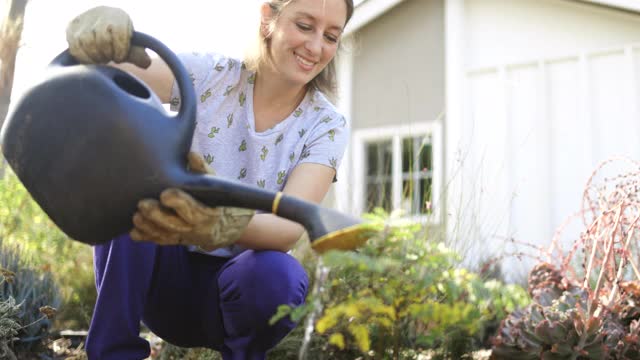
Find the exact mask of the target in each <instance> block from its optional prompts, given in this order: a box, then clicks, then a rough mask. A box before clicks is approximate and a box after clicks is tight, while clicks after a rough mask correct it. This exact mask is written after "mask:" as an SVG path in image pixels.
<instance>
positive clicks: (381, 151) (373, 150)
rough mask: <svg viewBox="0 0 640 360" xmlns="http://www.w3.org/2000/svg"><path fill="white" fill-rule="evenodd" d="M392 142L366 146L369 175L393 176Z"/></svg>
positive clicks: (380, 142) (387, 141) (373, 143)
mask: <svg viewBox="0 0 640 360" xmlns="http://www.w3.org/2000/svg"><path fill="white" fill-rule="evenodd" d="M392 151H393V147H392V145H391V140H385V141H379V142H372V143H368V144H367V145H366V156H367V175H368V176H373V175H383V176H384V175H391V159H392V155H391V152H392Z"/></svg>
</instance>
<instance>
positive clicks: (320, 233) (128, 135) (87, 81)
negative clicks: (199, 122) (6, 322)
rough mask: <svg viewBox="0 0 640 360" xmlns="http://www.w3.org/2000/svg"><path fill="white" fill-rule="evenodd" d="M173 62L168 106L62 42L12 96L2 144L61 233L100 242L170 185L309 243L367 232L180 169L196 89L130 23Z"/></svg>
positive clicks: (138, 38) (332, 244)
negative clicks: (175, 103) (300, 234)
mask: <svg viewBox="0 0 640 360" xmlns="http://www.w3.org/2000/svg"><path fill="white" fill-rule="evenodd" d="M132 44H133V45H138V46H142V47H145V48H148V49H150V50H153V51H154V52H156V53H157V54H158V55H159V56H160V57H161V58H162V59H163V60H164V61H165V62H166V63H167V65H168V66H169V68H170V69H171V71H172V72H173V74H174V76H175V78H176V81H177V84H178V86H179V89H180V95H181V98H182V104H181V107H180V110H179V112H178V113H177V114H175V115H171V114H169V113H168V112H166V111H165V109H164V108H163V107H162V104H161V103H160V101H159V99H158V98H157V96H156V95H155V94H154V93H153V92H152V91H151V90H150V89H149V87H148V86H147V85H146V84H144V83H142V82H141V81H139V80H138V79H137V78H136V77H134V76H132V75H130V74H128V73H126V72H124V71H122V70H120V69H116V68H113V67H109V66H106V65H80V64H78V63H77V61H76V60H75V59H74V58H73V57H72V56H71V54H70V53H69V51H68V50H66V51H64V52H62V53H61V54H60V55H58V56H57V57H56V58H55V59H54V60H53V61H52V62H51V64H50V66H49V68H48V69H47V74H46V75H45V77H44V78H43V79H42V80H41V81H40V82H38V83H36V84H35V85H34V86H32V87H31V88H29V89H28V90H27V91H26V92H25V93H24V94H23V96H22V97H21V98H20V99H18V100H17V101H16V102H14V103H13V104H12V108H11V110H10V112H9V115H8V117H7V120H6V122H5V124H4V126H3V128H2V132H1V133H0V140H1V141H2V143H1V146H2V152H3V154H4V156H5V158H6V160H7V161H8V163H9V165H10V166H11V168H12V169H13V171H14V172H15V173H16V175H17V176H18V178H19V179H20V181H21V182H22V183H23V184H24V186H25V188H26V189H27V190H28V191H29V193H30V194H31V196H32V197H33V199H34V200H35V201H36V202H37V203H38V205H40V207H41V208H42V209H43V210H44V212H45V213H46V214H47V215H48V216H49V217H50V218H51V220H53V222H54V223H55V224H56V225H57V226H58V227H59V228H60V229H61V230H62V231H63V232H65V233H66V234H67V235H68V236H69V237H70V238H72V239H75V240H77V241H80V242H83V243H86V244H92V245H95V244H100V243H104V242H106V241H109V240H110V239H112V238H114V237H116V236H118V235H121V234H123V233H126V232H128V231H130V229H131V228H132V227H133V223H132V220H131V218H132V216H133V214H134V213H135V211H136V209H137V203H138V201H139V200H140V199H143V198H157V197H158V196H159V194H160V193H161V192H162V191H163V190H164V189H167V188H170V187H175V188H180V189H182V190H184V191H186V192H187V193H189V194H191V195H192V196H194V197H195V198H196V199H198V200H199V201H201V202H202V203H204V204H206V205H208V206H212V207H215V206H231V207H241V208H248V209H256V210H262V211H266V212H271V213H274V214H275V215H277V216H280V217H283V218H286V219H289V220H292V221H295V222H297V223H299V224H301V225H303V226H304V228H305V229H306V230H307V232H308V234H309V238H310V240H311V246H312V248H313V249H315V250H316V251H318V252H323V251H326V250H329V249H343V250H348V249H354V248H356V247H357V246H359V245H361V244H362V243H363V242H365V241H366V240H367V238H368V237H369V236H370V235H371V229H370V228H368V227H367V226H366V224H362V223H361V220H360V219H357V218H354V217H351V216H348V215H345V214H342V213H340V212H338V211H335V210H332V209H328V208H325V207H322V206H319V205H316V204H314V203H311V202H307V201H303V200H301V199H298V198H296V197H292V196H288V195H284V194H282V193H281V192H272V191H267V190H265V189H261V188H258V187H253V186H248V185H243V184H240V183H237V182H234V181H230V180H225V179H222V178H219V177H216V176H212V175H204V174H196V173H191V172H188V171H187V170H186V159H187V153H188V152H189V149H190V147H191V138H192V136H193V132H194V129H195V118H196V95H195V91H194V89H193V86H192V83H191V79H190V77H189V74H188V73H187V71H186V70H185V68H184V66H183V65H182V63H181V62H180V60H179V59H178V58H177V56H176V55H175V54H174V53H173V52H172V51H171V50H169V49H168V48H167V47H166V46H165V45H163V44H162V43H161V42H159V41H158V40H156V39H155V38H153V37H151V36H148V35H146V34H142V33H139V32H135V33H134V34H133V37H132Z"/></svg>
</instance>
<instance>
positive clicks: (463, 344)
mask: <svg viewBox="0 0 640 360" xmlns="http://www.w3.org/2000/svg"><path fill="white" fill-rule="evenodd" d="M369 217H370V220H371V221H372V222H373V223H374V224H379V225H378V226H379V229H380V233H379V236H377V237H375V238H373V239H370V240H369V241H368V242H367V244H365V246H363V247H362V248H361V249H359V250H358V251H357V252H328V253H326V254H325V255H323V256H322V262H323V263H324V264H325V266H327V267H328V269H329V270H330V272H329V275H328V277H327V279H326V281H325V283H324V285H323V287H324V288H325V290H324V292H320V293H318V292H316V294H312V295H311V296H310V298H309V299H308V300H307V303H306V304H305V305H303V306H302V307H300V308H297V309H290V308H288V307H287V306H282V307H281V308H280V309H279V310H280V311H279V313H278V314H277V315H276V316H275V317H274V318H273V319H272V320H274V321H275V320H277V319H278V318H281V317H282V316H287V315H290V316H292V318H294V320H296V318H301V317H304V316H306V315H308V314H309V313H311V312H312V311H313V309H314V307H317V306H318V305H317V303H315V304H314V302H315V301H316V300H317V299H314V297H315V298H320V300H321V301H320V304H322V307H323V311H322V313H321V316H320V317H319V319H318V320H317V322H316V324H315V330H316V332H317V334H316V336H321V337H323V338H324V339H325V340H326V343H327V344H328V345H326V346H325V348H324V349H323V350H322V352H323V355H324V356H327V358H332V359H338V358H351V359H352V358H355V357H362V358H372V359H373V358H375V359H385V358H394V359H401V358H415V357H417V355H418V353H420V352H421V351H423V350H426V349H435V350H437V351H436V353H437V354H439V356H442V357H445V358H453V359H458V358H461V357H462V356H463V355H464V354H468V353H469V352H471V351H472V350H475V349H478V348H479V347H480V346H481V345H482V339H484V338H485V337H486V336H485V335H486V334H484V331H485V329H486V328H487V326H488V324H495V323H497V322H498V321H499V319H502V318H504V316H506V314H508V313H509V312H511V311H513V310H514V309H516V308H518V307H521V306H524V305H526V304H527V303H528V301H529V297H528V295H527V293H526V291H525V290H524V289H522V288H521V287H519V286H515V285H508V286H505V285H503V284H502V283H500V282H498V281H496V280H489V281H484V280H482V279H481V278H480V277H479V276H478V275H477V274H474V273H472V272H469V271H468V270H466V269H462V268H456V266H457V264H459V259H458V257H457V255H456V254H455V253H454V252H452V251H451V250H449V249H447V248H446V247H445V246H444V245H443V244H441V243H435V242H431V241H429V240H428V239H427V238H425V237H424V236H422V235H420V236H418V235H417V234H421V233H422V232H423V231H424V229H423V228H422V226H421V225H419V224H416V223H411V222H404V221H400V220H398V219H395V218H389V217H388V215H387V214H385V213H384V212H382V211H379V210H378V211H377V213H375V214H372V215H370V216H369ZM347 354H348V355H347Z"/></svg>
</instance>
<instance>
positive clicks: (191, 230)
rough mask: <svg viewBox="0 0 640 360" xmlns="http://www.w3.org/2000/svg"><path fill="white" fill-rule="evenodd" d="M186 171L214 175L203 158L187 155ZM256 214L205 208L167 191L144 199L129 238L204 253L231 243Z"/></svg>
mask: <svg viewBox="0 0 640 360" xmlns="http://www.w3.org/2000/svg"><path fill="white" fill-rule="evenodd" d="M188 164H189V169H190V170H191V171H193V172H198V173H205V174H211V175H215V174H214V173H213V170H212V169H211V168H209V166H208V165H207V164H206V162H205V160H204V158H203V157H202V156H200V155H198V154H196V153H193V152H191V153H189V161H188ZM254 213H255V211H254V210H249V209H243V208H234V207H215V208H212V207H208V206H206V205H204V204H202V203H201V202H199V201H198V200H196V199H194V198H193V197H192V196H191V195H189V194H187V193H186V192H184V191H182V190H180V189H176V188H170V189H167V190H165V191H163V192H162V193H161V194H160V201H158V200H156V199H143V200H141V201H140V202H138V211H137V212H136V213H135V215H134V216H133V224H134V229H133V230H132V231H131V239H133V240H136V241H152V242H154V243H156V244H159V245H178V244H180V245H196V246H198V247H199V248H200V249H202V250H204V251H207V252H209V251H213V250H215V249H218V248H222V247H226V246H230V245H232V244H234V243H235V242H236V241H237V240H238V239H239V238H240V236H241V235H242V233H243V232H244V230H245V229H246V227H247V225H248V224H249V221H251V218H252V217H253V215H254Z"/></svg>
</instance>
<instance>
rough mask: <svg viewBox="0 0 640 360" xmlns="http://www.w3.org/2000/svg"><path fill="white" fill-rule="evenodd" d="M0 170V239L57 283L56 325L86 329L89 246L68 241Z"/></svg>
mask: <svg viewBox="0 0 640 360" xmlns="http://www.w3.org/2000/svg"><path fill="white" fill-rule="evenodd" d="M2 166H3V165H0V167H2ZM1 170H2V171H1V172H0V173H2V177H1V178H0V239H2V241H3V242H4V243H5V244H7V245H14V246H19V247H20V252H21V256H22V257H23V258H25V261H27V262H28V263H29V264H30V265H32V266H33V267H34V268H41V269H43V270H44V271H47V272H50V273H51V274H52V276H53V278H54V279H55V280H56V282H57V283H58V284H59V288H60V293H61V295H62V302H63V303H62V307H61V309H60V313H59V314H58V316H57V317H56V327H63V328H87V327H88V325H89V322H90V320H91V313H92V311H93V306H94V304H95V299H96V292H95V285H94V278H93V267H92V266H93V265H92V264H93V260H92V251H91V247H89V246H87V245H84V244H82V243H79V242H76V241H71V240H69V238H68V237H67V236H66V235H65V234H64V233H63V232H62V231H60V230H59V229H58V228H57V227H56V226H55V224H53V222H52V221H51V220H49V218H48V217H47V215H46V214H45V213H44V212H43V211H42V210H41V209H40V207H39V206H38V205H37V204H36V202H35V201H33V200H32V198H31V196H30V195H29V193H28V192H27V190H26V189H25V188H24V186H23V185H22V184H21V183H20V181H19V180H18V178H17V177H16V176H15V175H14V174H13V172H12V171H11V170H10V169H9V168H8V167H6V166H4V169H1Z"/></svg>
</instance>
